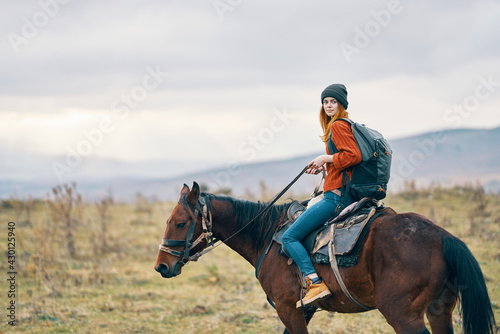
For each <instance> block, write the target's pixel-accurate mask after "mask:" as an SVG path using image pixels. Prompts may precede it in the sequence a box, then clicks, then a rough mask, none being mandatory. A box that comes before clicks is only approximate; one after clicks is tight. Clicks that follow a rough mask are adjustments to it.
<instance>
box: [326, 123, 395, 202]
mask: <svg viewBox="0 0 500 334" xmlns="http://www.w3.org/2000/svg"><path fill="white" fill-rule="evenodd" d="M337 120H342V121H344V122H347V123H349V124H350V125H351V128H352V133H353V135H354V138H355V139H356V142H357V144H358V148H359V151H360V152H361V157H362V158H361V162H360V163H359V164H357V165H354V166H352V167H350V168H352V175H351V179H350V180H349V176H348V175H347V172H346V171H345V170H344V171H343V176H342V190H341V193H342V203H343V204H344V205H345V206H347V205H349V204H350V203H352V202H355V201H359V200H360V199H362V198H364V197H373V198H375V199H377V200H380V199H383V198H385V196H386V194H387V183H388V182H389V177H390V171H391V160H392V150H391V147H390V146H389V142H388V141H387V140H386V139H385V138H384V137H383V136H382V135H381V134H380V133H379V132H378V131H375V130H373V129H370V128H368V127H366V126H365V125H364V124H360V123H355V122H353V121H351V120H350V119H346V118H339V119H337ZM337 120H335V121H337ZM327 145H328V150H329V151H330V153H331V154H335V153H338V152H339V151H338V150H337V148H336V147H335V144H334V143H333V140H332V135H331V134H330V138H328V142H327Z"/></svg>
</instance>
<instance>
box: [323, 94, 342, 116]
mask: <svg viewBox="0 0 500 334" xmlns="http://www.w3.org/2000/svg"><path fill="white" fill-rule="evenodd" d="M323 109H325V113H326V114H327V115H328V116H330V117H333V116H335V114H336V113H337V112H338V111H339V103H338V102H337V100H336V99H334V98H333V97H325V98H324V99H323Z"/></svg>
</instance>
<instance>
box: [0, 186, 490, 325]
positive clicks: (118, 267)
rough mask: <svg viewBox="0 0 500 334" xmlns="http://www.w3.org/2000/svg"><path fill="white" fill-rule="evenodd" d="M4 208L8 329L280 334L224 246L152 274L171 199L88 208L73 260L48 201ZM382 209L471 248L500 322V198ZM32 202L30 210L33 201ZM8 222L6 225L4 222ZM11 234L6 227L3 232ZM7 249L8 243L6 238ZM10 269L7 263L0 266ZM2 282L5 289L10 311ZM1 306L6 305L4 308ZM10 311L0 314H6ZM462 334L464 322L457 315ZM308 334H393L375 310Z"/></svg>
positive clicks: (439, 198) (422, 196)
mask: <svg viewBox="0 0 500 334" xmlns="http://www.w3.org/2000/svg"><path fill="white" fill-rule="evenodd" d="M31 201H32V202H30V203H29V212H28V211H27V210H24V211H23V210H20V209H19V208H20V206H21V207H22V201H21V204H20V202H19V201H17V202H15V203H14V204H15V205H9V203H8V201H4V202H3V203H2V204H3V205H2V210H1V212H0V219H1V220H2V221H4V222H7V221H9V220H13V219H16V223H17V225H16V230H15V231H16V237H17V244H16V252H17V259H16V261H17V262H16V267H17V271H18V273H19V274H18V277H17V284H18V285H17V291H18V294H17V296H16V302H17V318H18V320H19V323H18V324H17V326H16V327H15V328H12V327H11V326H8V325H6V324H5V322H4V321H2V324H1V325H0V331H3V332H4V333H281V332H282V331H283V329H284V327H283V325H282V324H281V322H280V321H279V319H278V318H277V316H276V313H275V311H274V310H273V309H272V308H271V307H270V306H269V305H268V304H267V302H266V298H265V294H264V293H263V291H262V290H261V288H260V286H259V284H258V282H257V280H256V279H255V277H254V269H253V267H251V266H250V265H249V264H248V263H247V262H245V260H243V259H242V258H241V257H239V255H238V254H236V253H235V252H233V251H231V250H230V249H228V248H226V247H225V246H223V247H219V248H218V249H217V250H216V251H214V252H211V253H209V254H207V255H205V256H204V257H203V258H202V259H201V260H200V261H199V262H198V263H193V264H190V265H188V266H187V267H185V268H184V270H183V273H182V275H181V276H179V277H176V278H173V279H168V280H167V279H162V278H161V277H160V275H159V274H158V273H156V272H155V271H154V270H153V264H154V262H155V260H156V255H157V249H158V248H157V247H158V246H157V245H158V242H159V240H160V239H161V237H162V234H163V231H164V227H165V225H164V222H165V220H166V218H167V217H168V215H169V213H170V210H171V209H172V207H173V204H172V203H162V202H154V203H153V202H151V201H147V200H146V199H145V198H144V197H143V196H140V195H138V197H137V200H136V202H135V203H129V204H120V203H113V202H112V201H109V202H106V203H104V202H102V201H101V202H99V203H87V204H83V206H82V208H81V217H80V218H79V221H78V224H75V225H74V226H73V228H74V254H73V255H71V254H70V252H71V249H68V247H67V243H66V241H67V240H66V235H67V231H65V230H64V229H63V228H61V226H64V225H62V223H63V222H60V221H57V218H56V217H55V216H54V214H53V213H52V215H51V212H50V210H49V208H48V207H47V206H46V204H45V202H44V201H34V202H33V200H31ZM385 202H386V205H388V206H391V207H393V208H394V209H396V210H397V211H398V212H405V211H413V212H419V213H421V214H424V215H426V216H428V217H430V218H432V219H433V220H434V221H435V222H436V223H437V224H439V225H441V226H443V227H445V228H446V229H447V230H449V231H450V232H452V233H453V234H455V235H456V236H459V237H460V238H461V239H462V240H464V241H465V242H466V243H467V245H468V246H469V247H470V248H471V250H472V252H473V253H474V255H475V256H476V258H477V259H478V261H479V263H480V265H481V267H482V270H483V272H484V274H485V277H486V279H487V285H488V290H489V293H490V297H491V299H492V303H493V307H494V312H495V316H496V318H497V319H499V316H500V307H499V303H500V265H499V264H500V250H499V248H498V241H499V236H500V209H499V208H500V196H498V195H492V194H485V193H484V192H483V191H482V189H481V188H480V187H478V186H473V185H469V186H465V187H460V188H454V189H441V188H439V187H433V188H430V189H426V190H420V191H416V190H414V189H412V190H408V191H407V192H405V193H402V194H398V195H392V196H390V197H388V198H387V200H386V201H385ZM33 203H34V204H33ZM3 226H6V225H5V224H4V225H3ZM3 233H5V234H4V236H6V233H7V231H6V229H5V230H4V232H3ZM0 248H1V249H4V250H5V249H6V238H5V237H1V238H0ZM0 270H1V272H3V273H5V272H6V271H7V267H6V260H4V261H2V262H1V263H0ZM6 290H7V286H6V281H5V280H2V282H1V283H0V291H2V305H6V304H7V302H8V300H6V299H7V297H6V294H5V292H6ZM2 309H4V307H2ZM4 313H5V312H2V317H3V316H5V315H4ZM455 320H456V321H455V323H456V326H455V327H456V328H455V330H456V331H457V332H460V330H459V328H460V327H459V325H460V322H459V317H458V315H456V316H455ZM309 328H310V332H311V333H317V334H318V333H392V329H391V327H390V326H389V325H387V323H386V322H385V320H384V318H383V317H382V316H381V314H380V313H379V312H378V311H371V312H368V313H364V314H347V315H346V314H336V313H327V312H320V313H318V314H317V315H315V317H314V318H313V320H312V321H311V324H310V326H309Z"/></svg>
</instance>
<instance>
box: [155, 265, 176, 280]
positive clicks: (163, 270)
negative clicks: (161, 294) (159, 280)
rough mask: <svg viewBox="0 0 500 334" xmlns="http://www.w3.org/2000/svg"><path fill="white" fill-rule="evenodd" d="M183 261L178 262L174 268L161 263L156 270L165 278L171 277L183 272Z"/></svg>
mask: <svg viewBox="0 0 500 334" xmlns="http://www.w3.org/2000/svg"><path fill="white" fill-rule="evenodd" d="M181 266H182V263H181V262H176V263H175V265H174V266H173V268H169V267H168V266H167V265H166V264H164V263H160V264H159V265H158V266H157V267H156V268H155V270H156V271H157V272H159V273H160V274H161V276H162V277H163V278H171V277H175V276H177V275H179V274H180V273H181Z"/></svg>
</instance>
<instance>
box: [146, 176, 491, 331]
mask: <svg viewBox="0 0 500 334" xmlns="http://www.w3.org/2000/svg"><path fill="white" fill-rule="evenodd" d="M200 203H201V204H200ZM289 205H290V204H281V205H273V206H272V207H270V210H269V211H267V212H266V213H265V214H264V215H262V216H259V218H258V219H257V220H255V221H252V223H251V224H250V225H248V222H249V221H251V220H252V218H254V217H255V216H257V215H258V213H259V212H261V211H262V210H263V208H264V207H265V206H266V205H265V203H260V202H259V203H254V202H249V201H244V200H239V199H234V198H231V197H226V196H217V195H212V194H204V193H203V194H200V189H199V187H198V184H196V182H195V183H194V185H193V188H192V190H190V189H189V187H188V186H186V185H184V187H183V188H182V190H181V194H180V199H179V204H178V205H177V206H176V207H175V208H174V210H173V212H172V214H171V216H170V217H169V218H168V220H167V227H166V230H165V234H164V237H163V242H162V244H161V245H160V251H159V254H158V258H157V260H156V263H155V270H156V271H158V272H159V273H160V274H161V275H162V276H163V277H166V278H169V277H174V276H177V275H179V274H180V273H181V270H182V266H183V265H184V264H186V263H187V262H189V260H195V259H197V258H198V257H199V256H200V254H201V253H200V252H201V251H202V250H203V249H205V248H206V247H207V246H208V245H209V243H210V239H211V238H212V234H211V233H213V237H215V238H216V239H219V240H221V241H223V242H224V243H225V244H226V245H227V246H229V247H230V248H231V249H233V250H234V251H236V252H237V253H238V254H240V255H241V256H242V257H244V258H245V259H246V260H247V261H248V262H250V263H251V264H252V265H253V266H254V267H255V266H256V265H257V263H258V262H259V259H260V258H261V255H262V254H263V253H264V251H265V250H266V248H267V246H268V245H269V244H270V242H271V238H272V236H273V233H274V231H275V229H276V227H277V226H278V223H279V222H280V221H281V220H282V219H283V218H284V216H285V215H286V209H287V208H288V207H289ZM203 207H205V208H207V209H205V210H203ZM210 218H211V219H210ZM264 256H265V257H264V260H263V262H262V266H261V268H260V271H259V275H258V280H259V282H260V284H261V286H262V288H263V289H264V291H265V293H266V294H267V296H268V298H269V299H271V300H272V301H273V302H274V303H275V305H276V311H277V312H278V316H279V318H280V319H281V321H282V322H283V324H284V325H285V327H286V330H285V333H308V330H307V324H308V322H309V321H310V320H311V318H312V316H313V314H314V312H310V311H309V310H304V309H297V308H296V307H295V303H296V302H297V301H298V300H299V296H300V294H301V292H302V288H301V285H300V283H299V281H298V279H297V272H296V269H295V265H289V264H288V263H287V262H288V261H287V258H285V257H284V256H282V255H280V254H279V253H278V245H277V244H276V243H273V244H272V247H271V248H270V249H269V252H268V253H267V255H264ZM315 267H316V270H317V271H318V274H319V275H320V276H322V277H323V280H324V281H325V282H326V284H327V285H328V287H329V288H330V290H331V291H332V296H331V297H328V298H327V299H324V300H323V301H321V302H319V303H318V305H317V306H318V307H320V308H321V309H323V310H328V311H334V312H341V313H358V312H363V310H362V309H361V308H359V307H358V306H357V305H355V304H354V303H353V302H352V301H351V300H349V299H348V298H347V297H346V295H345V294H344V293H343V292H342V290H341V289H340V287H339V285H338V283H337V281H336V279H335V276H334V274H333V272H332V269H331V267H330V266H329V265H319V264H315ZM340 272H341V275H342V278H343V280H344V283H345V284H346V286H347V288H348V289H349V291H350V292H351V294H352V295H353V296H354V298H355V299H357V300H358V301H359V302H360V303H361V304H363V305H366V306H369V307H371V308H373V309H378V310H379V311H380V312H381V313H382V314H383V315H384V317H385V319H386V320H387V322H388V323H389V324H390V325H391V326H392V327H393V328H394V330H395V332H396V333H408V334H410V333H429V331H428V330H427V328H426V326H425V322H424V314H426V315H427V319H428V321H429V324H430V327H431V330H432V333H433V334H438V333H442V334H449V333H453V323H452V312H453V309H454V308H455V306H456V304H457V299H458V297H459V296H460V298H461V307H462V312H461V313H462V316H463V332H464V333H465V334H492V333H494V332H495V330H496V324H495V319H494V316H493V311H492V308H491V303H490V299H489V297H488V292H487V289H486V285H485V281H484V277H483V274H482V272H481V269H480V268H479V264H478V263H477V261H476V259H475V258H474V256H473V255H472V254H471V252H470V251H469V249H468V248H467V246H466V245H465V244H464V243H463V242H462V241H460V240H459V239H457V238H456V237H454V236H453V235H451V234H450V233H448V232H447V231H445V230H444V229H442V228H441V227H439V226H437V225H435V224H434V223H433V222H431V221H430V220H429V219H427V218H425V217H423V216H421V215H418V214H415V213H403V214H397V213H395V212H394V211H393V210H391V209H387V213H386V214H384V215H381V216H380V217H378V218H376V219H375V220H374V221H373V222H372V224H371V225H370V227H369V232H368V234H367V235H366V238H365V239H364V240H363V244H362V248H361V251H360V253H359V259H358V262H357V264H356V265H355V266H353V267H348V268H345V267H340Z"/></svg>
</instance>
